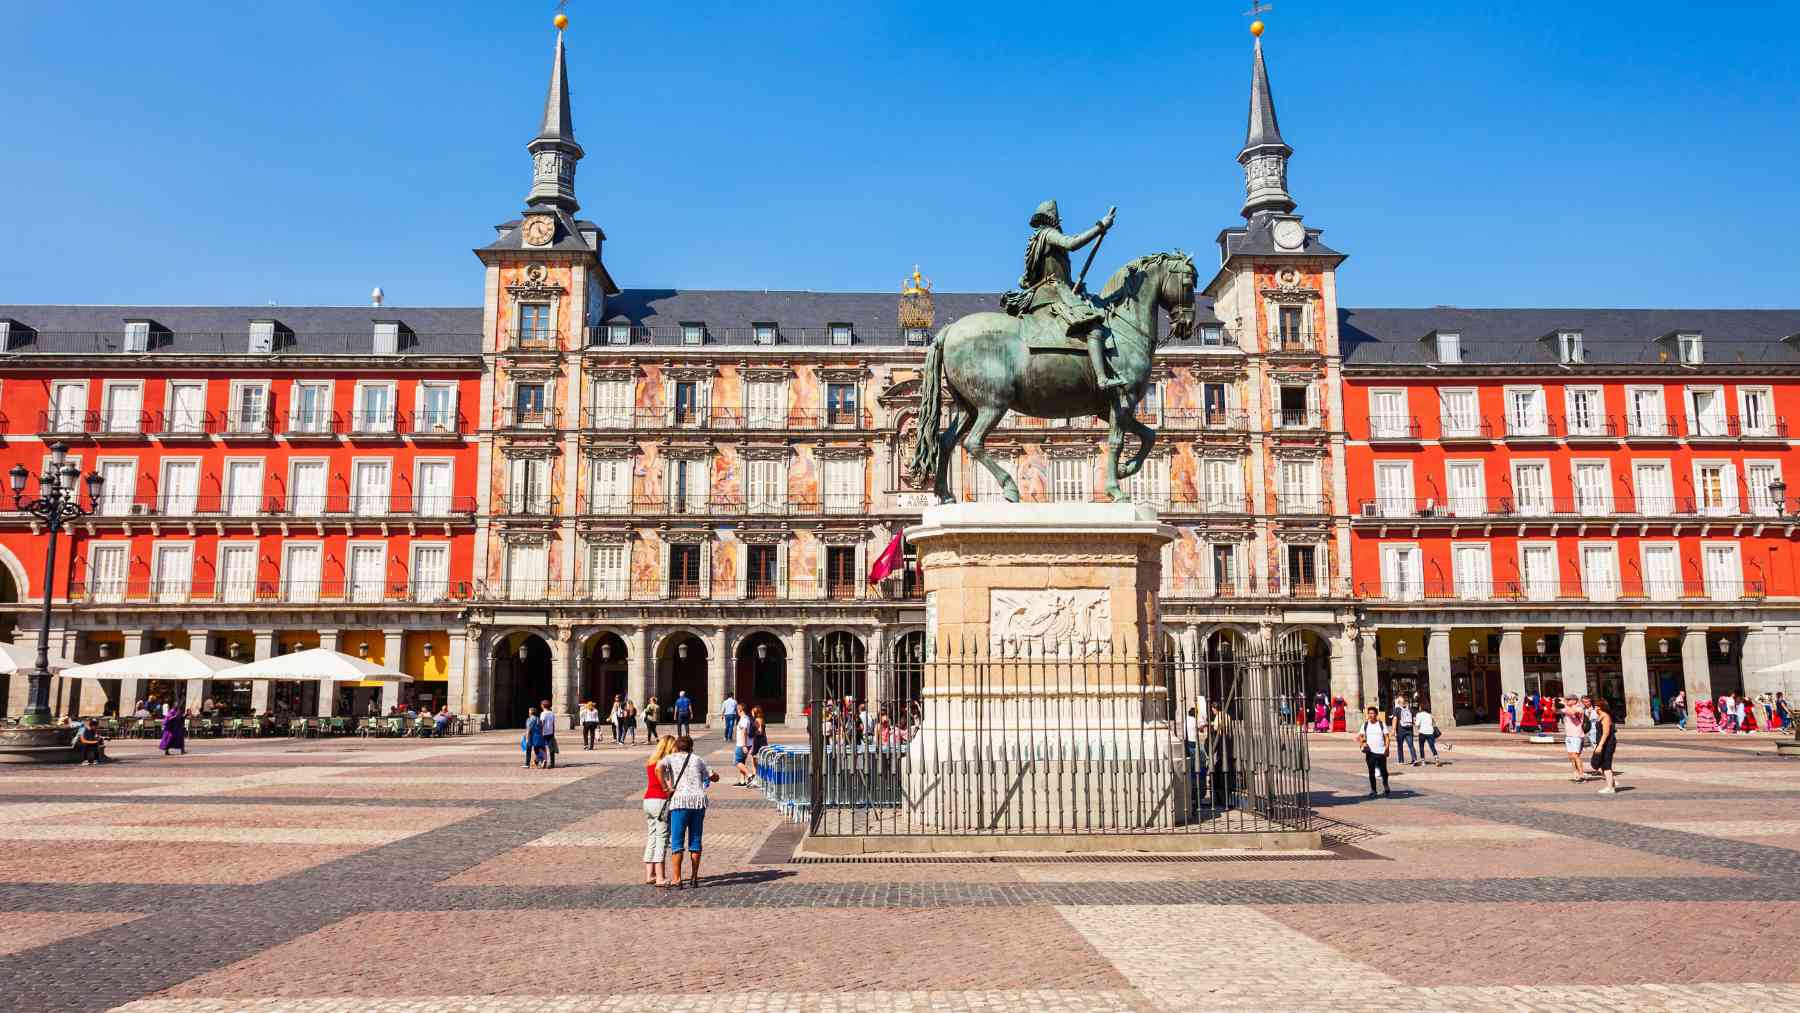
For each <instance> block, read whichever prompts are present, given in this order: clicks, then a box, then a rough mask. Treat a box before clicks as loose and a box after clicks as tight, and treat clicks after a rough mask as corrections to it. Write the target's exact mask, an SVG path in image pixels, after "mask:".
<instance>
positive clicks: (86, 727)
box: [75, 721, 100, 767]
mask: <svg viewBox="0 0 1800 1013" xmlns="http://www.w3.org/2000/svg"><path fill="white" fill-rule="evenodd" d="M75 745H76V746H78V747H79V748H80V749H81V765H82V766H84V767H93V766H97V765H98V764H99V763H100V732H99V731H98V730H97V729H95V728H94V722H92V721H84V722H82V723H81V726H80V730H79V731H77V732H76V733H75Z"/></svg>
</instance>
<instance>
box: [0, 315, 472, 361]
mask: <svg viewBox="0 0 1800 1013" xmlns="http://www.w3.org/2000/svg"><path fill="white" fill-rule="evenodd" d="M277 312H279V311H277ZM276 338H277V340H276V342H275V344H274V346H273V347H272V348H270V349H269V350H267V351H252V350H251V348H250V336H249V333H248V332H247V331H244V330H236V331H155V332H152V333H151V334H150V343H149V348H148V350H147V351H143V352H126V351H125V333H124V330H123V329H122V328H120V329H115V330H109V331H30V332H27V333H26V334H21V333H20V332H19V331H18V330H17V329H15V330H14V331H13V335H12V339H11V344H12V347H11V351H13V352H17V353H30V354H39V355H107V356H123V355H130V356H134V357H135V356H149V357H151V358H153V359H164V360H166V359H173V358H179V357H181V356H213V355H230V356H236V357H239V358H242V359H245V360H247V361H268V360H271V359H280V358H282V357H284V356H289V357H291V356H322V355H350V356H357V357H359V358H367V357H368V356H370V355H373V354H383V355H402V356H412V355H459V356H467V355H469V354H471V349H475V348H479V347H480V345H481V335H480V334H463V333H449V332H446V333H434V332H424V333H420V332H417V331H402V332H400V334H399V339H398V345H397V347H395V348H393V349H391V350H385V349H384V350H382V351H381V352H379V353H377V350H376V347H375V346H376V339H375V334H374V331H373V330H372V329H371V330H365V331H361V332H359V333H356V334H316V333H310V332H309V333H306V334H301V335H297V336H296V335H292V334H285V333H284V334H278V335H277V336H276ZM164 364H165V365H166V364H167V363H166V362H165V363H164Z"/></svg>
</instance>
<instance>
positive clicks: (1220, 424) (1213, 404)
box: [1200, 383, 1231, 429]
mask: <svg viewBox="0 0 1800 1013" xmlns="http://www.w3.org/2000/svg"><path fill="white" fill-rule="evenodd" d="M1200 405H1201V409H1202V410H1203V411H1204V412H1205V413H1206V418H1205V423H1206V427H1207V428H1208V429H1224V428H1229V427H1230V425H1231V388H1230V387H1229V386H1227V385H1226V384H1223V383H1203V384H1201V385H1200Z"/></svg>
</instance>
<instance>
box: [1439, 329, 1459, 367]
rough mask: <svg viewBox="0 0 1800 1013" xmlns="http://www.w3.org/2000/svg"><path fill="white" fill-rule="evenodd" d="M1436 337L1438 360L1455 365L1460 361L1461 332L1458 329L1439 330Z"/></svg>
mask: <svg viewBox="0 0 1800 1013" xmlns="http://www.w3.org/2000/svg"><path fill="white" fill-rule="evenodd" d="M1436 337H1437V342H1436V343H1437V361H1438V362H1440V363H1444V364H1446V365H1455V364H1456V363H1459V362H1461V361H1462V333H1461V332H1460V331H1439V332H1437V336H1436Z"/></svg>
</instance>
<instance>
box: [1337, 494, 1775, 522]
mask: <svg viewBox="0 0 1800 1013" xmlns="http://www.w3.org/2000/svg"><path fill="white" fill-rule="evenodd" d="M1794 509H1800V500H1796V499H1787V498H1784V499H1783V501H1782V502H1779V503H1778V502H1776V500H1775V499H1774V497H1773V496H1769V495H1756V496H1737V495H1732V496H1724V495H1720V496H1712V497H1695V496H1660V495H1648V496H1633V495H1631V494H1630V493H1625V492H1613V493H1608V494H1604V495H1602V494H1591V495H1581V496H1538V497H1517V496H1447V497H1433V496H1377V497H1374V498H1370V499H1364V500H1359V501H1358V503H1357V509H1356V512H1355V514H1354V515H1353V516H1354V517H1356V518H1357V519H1358V520H1426V521H1429V520H1442V521H1455V520H1462V519H1468V518H1479V519H1487V520H1531V519H1533V518H1539V517H1544V518H1552V519H1562V518H1581V517H1634V518H1665V517H1668V518H1706V517H1744V518H1753V517H1782V516H1784V515H1786V514H1788V513H1789V512H1791V511H1792V510H1794Z"/></svg>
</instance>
